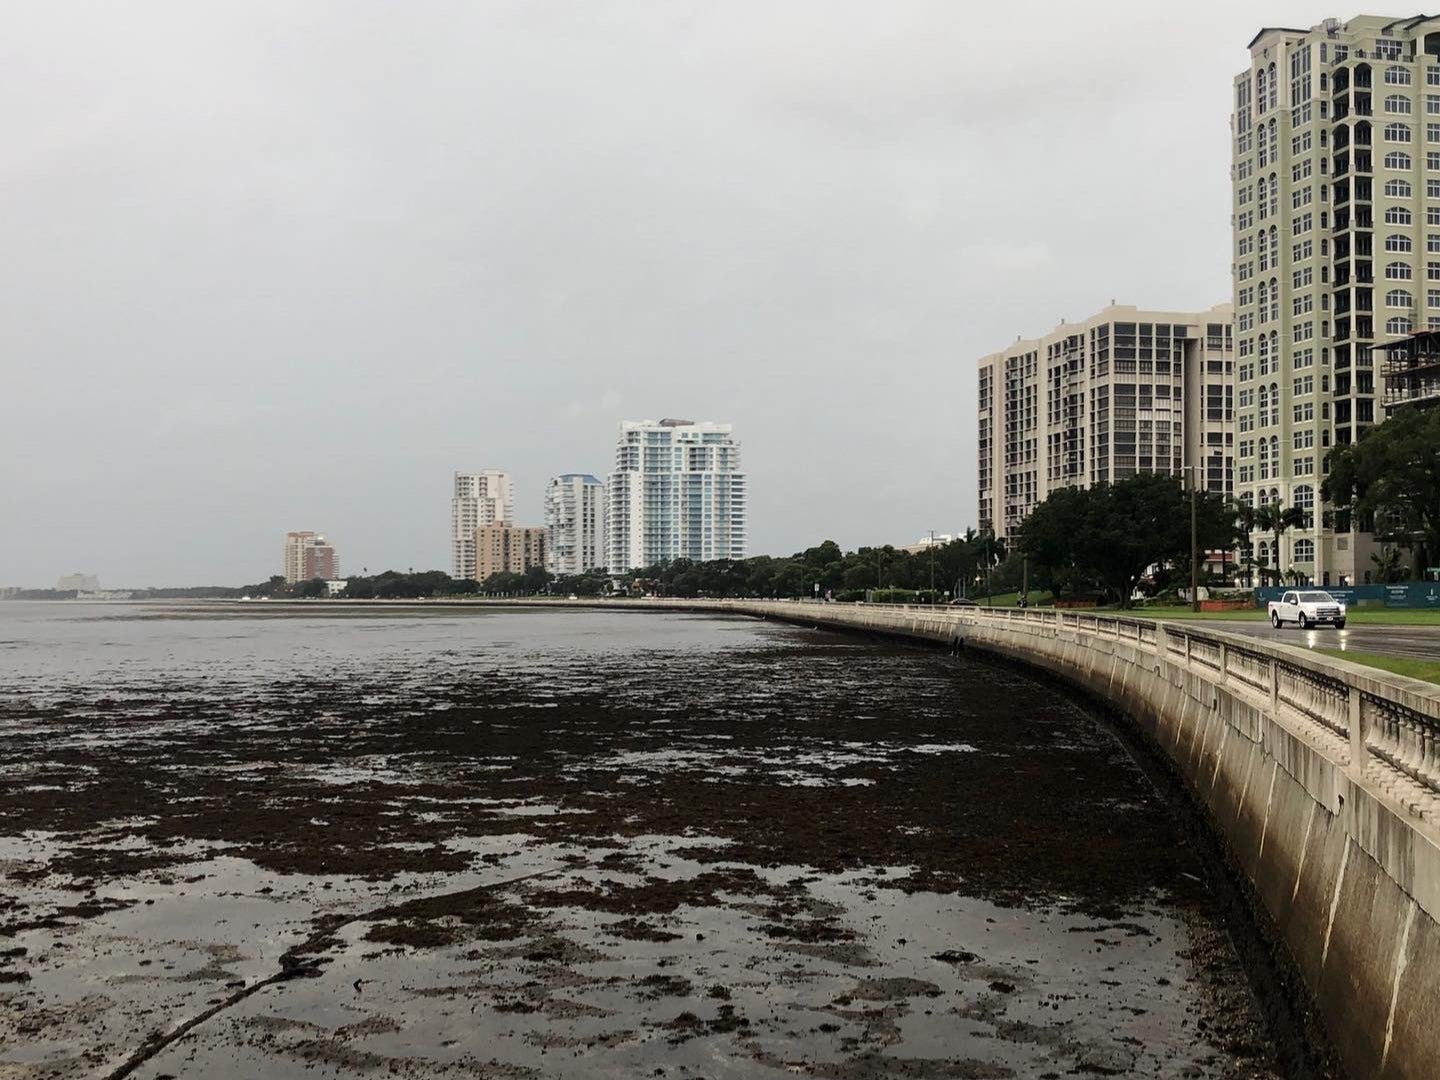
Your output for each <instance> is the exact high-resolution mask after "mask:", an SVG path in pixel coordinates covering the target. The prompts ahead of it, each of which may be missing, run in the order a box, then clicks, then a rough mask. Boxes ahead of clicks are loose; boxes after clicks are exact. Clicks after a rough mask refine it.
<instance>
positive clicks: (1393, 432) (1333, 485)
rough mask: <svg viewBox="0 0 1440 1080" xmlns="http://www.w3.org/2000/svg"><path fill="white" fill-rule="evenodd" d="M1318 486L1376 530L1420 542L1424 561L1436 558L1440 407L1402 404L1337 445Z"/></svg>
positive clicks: (1439, 552)
mask: <svg viewBox="0 0 1440 1080" xmlns="http://www.w3.org/2000/svg"><path fill="white" fill-rule="evenodd" d="M1327 463H1328V465H1329V467H1330V474H1329V475H1328V476H1327V477H1326V478H1325V481H1324V483H1323V484H1322V485H1321V488H1320V490H1321V493H1322V494H1323V495H1324V497H1325V499H1326V500H1327V501H1329V502H1331V503H1333V504H1334V505H1335V506H1337V507H1343V508H1345V509H1348V510H1350V511H1352V512H1354V513H1357V514H1359V515H1361V517H1362V519H1366V520H1373V521H1374V522H1375V532H1376V533H1377V534H1379V535H1381V536H1383V537H1386V538H1388V539H1390V540H1393V541H1395V542H1396V543H1400V544H1402V545H1403V546H1405V547H1413V546H1414V545H1415V544H1416V542H1417V541H1418V542H1419V543H1421V544H1422V545H1423V547H1424V554H1425V556H1426V557H1427V562H1422V561H1421V560H1420V559H1418V558H1417V559H1416V560H1415V566H1416V567H1417V568H1419V567H1423V566H1425V565H1427V563H1428V565H1434V564H1435V563H1436V562H1440V408H1430V409H1419V408H1413V407H1412V408H1406V409H1402V410H1400V411H1399V412H1397V413H1396V414H1395V415H1394V416H1392V417H1391V418H1390V419H1389V420H1387V421H1385V423H1383V424H1378V425H1376V426H1375V427H1373V428H1370V429H1369V430H1367V431H1365V432H1363V433H1362V434H1361V436H1360V438H1359V440H1358V441H1357V442H1354V443H1351V444H1350V445H1348V446H1337V447H1336V448H1335V449H1334V450H1332V451H1331V452H1330V456H1329V458H1328V459H1327Z"/></svg>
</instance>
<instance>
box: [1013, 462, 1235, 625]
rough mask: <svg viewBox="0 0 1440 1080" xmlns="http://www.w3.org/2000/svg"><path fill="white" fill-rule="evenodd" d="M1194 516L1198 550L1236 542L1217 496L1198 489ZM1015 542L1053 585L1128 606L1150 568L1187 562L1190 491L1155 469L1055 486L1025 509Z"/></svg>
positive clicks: (1231, 517)
mask: <svg viewBox="0 0 1440 1080" xmlns="http://www.w3.org/2000/svg"><path fill="white" fill-rule="evenodd" d="M1196 519H1197V530H1196V531H1197V536H1198V539H1199V548H1200V551H1201V552H1204V551H1210V550H1214V549H1217V548H1219V549H1229V548H1231V547H1233V546H1234V545H1235V543H1236V540H1237V537H1238V530H1237V528H1236V519H1235V511H1234V509H1233V507H1231V506H1230V504H1229V503H1228V502H1227V501H1226V500H1225V499H1224V498H1223V497H1221V496H1219V495H1214V494H1210V493H1208V492H1200V493H1197V495H1196ZM1019 544H1020V550H1021V551H1022V552H1024V553H1025V554H1026V555H1027V556H1029V557H1030V558H1031V559H1032V560H1034V561H1035V562H1036V563H1038V564H1039V565H1040V566H1041V567H1044V568H1046V569H1047V570H1048V571H1049V574H1050V576H1051V579H1052V581H1053V582H1054V584H1055V585H1056V586H1057V587H1058V588H1060V589H1064V590H1067V591H1071V592H1077V593H1082V592H1102V593H1104V594H1106V595H1108V596H1109V597H1111V598H1112V599H1114V600H1116V601H1118V602H1119V603H1120V604H1121V605H1128V604H1129V603H1130V598H1131V596H1132V595H1133V594H1134V592H1135V586H1136V585H1137V584H1138V583H1139V581H1140V580H1141V578H1142V576H1143V575H1144V574H1145V572H1146V570H1147V569H1148V568H1150V567H1151V566H1156V565H1165V564H1184V565H1186V566H1188V564H1189V559H1190V492H1189V491H1187V490H1186V489H1185V488H1184V487H1183V486H1182V485H1181V484H1180V482H1179V480H1177V479H1176V478H1175V477H1171V476H1166V475H1164V474H1161V473H1139V474H1137V475H1135V476H1133V477H1129V478H1127V479H1125V480H1119V481H1116V482H1115V483H1113V484H1096V485H1094V486H1092V487H1089V488H1061V489H1060V490H1058V491H1055V492H1052V493H1051V495H1050V496H1049V497H1048V498H1047V499H1046V500H1045V501H1044V502H1042V503H1040V504H1039V505H1038V506H1036V507H1035V509H1034V510H1032V511H1031V512H1030V516H1029V517H1027V518H1026V519H1025V521H1024V523H1023V524H1022V525H1021V526H1020V538H1019Z"/></svg>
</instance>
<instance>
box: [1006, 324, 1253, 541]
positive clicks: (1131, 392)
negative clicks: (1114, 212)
mask: <svg viewBox="0 0 1440 1080" xmlns="http://www.w3.org/2000/svg"><path fill="white" fill-rule="evenodd" d="M1233 364H1234V360H1233V340H1232V330H1231V308H1230V305H1228V304H1219V305H1217V306H1215V307H1213V308H1211V309H1210V310H1208V311H1200V312H1193V311H1192V312H1174V311H1141V310H1139V309H1138V308H1135V307H1132V306H1128V305H1115V304H1112V305H1111V306H1109V307H1107V308H1105V309H1104V310H1102V311H1100V312H1098V313H1096V314H1095V315H1093V316H1091V317H1090V318H1088V319H1086V320H1084V321H1083V322H1079V323H1062V324H1061V325H1059V326H1057V327H1056V328H1055V329H1054V330H1052V331H1051V332H1050V333H1049V334H1047V335H1045V336H1044V337H1041V338H1033V339H1028V340H1020V341H1017V342H1015V344H1013V345H1011V346H1010V347H1009V348H1007V349H1003V350H1001V351H1000V352H997V353H994V354H992V355H990V356H987V357H985V358H983V359H982V360H981V361H980V364H979V496H980V507H979V510H980V513H979V518H980V525H981V528H982V529H984V528H988V529H991V530H992V531H993V532H994V533H995V535H997V536H1008V535H1010V534H1011V533H1012V532H1013V531H1014V530H1015V528H1016V526H1018V525H1019V524H1020V522H1022V521H1023V520H1024V519H1025V517H1026V516H1027V515H1028V514H1029V513H1030V511H1031V510H1032V509H1034V508H1035V506H1036V505H1037V504H1038V503H1040V502H1042V501H1043V500H1044V499H1045V497H1046V496H1047V495H1049V494H1050V492H1052V491H1054V490H1056V489H1058V488H1062V487H1089V486H1090V485H1091V484H1096V483H1101V482H1111V481H1115V480H1123V479H1125V478H1126V477H1129V476H1134V475H1135V474H1136V473H1137V472H1161V473H1169V474H1174V475H1187V476H1190V477H1191V478H1190V479H1188V480H1187V483H1190V482H1194V479H1193V474H1185V473H1184V470H1185V469H1186V468H1187V467H1188V466H1191V465H1194V466H1197V471H1198V474H1199V483H1200V484H1201V486H1202V487H1203V488H1204V489H1205V490H1207V491H1213V492H1216V493H1219V494H1226V495H1228V494H1229V493H1230V492H1231V490H1232V482H1233V468H1234V440H1235V435H1234V424H1233V419H1232V409H1233V403H1232V395H1233V390H1232V379H1233V378H1234V371H1233Z"/></svg>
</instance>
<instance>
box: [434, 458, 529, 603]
mask: <svg viewBox="0 0 1440 1080" xmlns="http://www.w3.org/2000/svg"><path fill="white" fill-rule="evenodd" d="M514 511H515V484H514V482H513V481H512V480H511V479H510V474H509V473H507V472H501V471H500V470H498V469H482V470H481V471H479V472H457V473H456V474H455V490H454V494H453V495H452V496H451V498H450V576H451V577H454V578H473V577H475V573H476V562H475V530H476V529H478V528H480V527H481V526H482V525H494V524H497V523H498V524H507V525H508V524H509V523H510V522H512V521H514V520H515V516H514Z"/></svg>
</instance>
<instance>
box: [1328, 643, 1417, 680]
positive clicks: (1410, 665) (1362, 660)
mask: <svg viewBox="0 0 1440 1080" xmlns="http://www.w3.org/2000/svg"><path fill="white" fill-rule="evenodd" d="M1315 652H1318V653H1324V654H1325V655H1326V656H1334V657H1338V658H1339V659H1341V660H1349V661H1350V662H1351V663H1352V664H1364V665H1365V666H1366V667H1373V668H1380V669H1381V670H1382V671H1389V672H1391V673H1393V674H1395V675H1408V676H1410V678H1412V679H1424V680H1425V681H1426V682H1432V683H1436V684H1440V660H1415V659H1412V658H1410V657H1405V656H1381V655H1379V654H1377V653H1366V652H1354V651H1351V650H1347V649H1316V650H1315Z"/></svg>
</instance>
